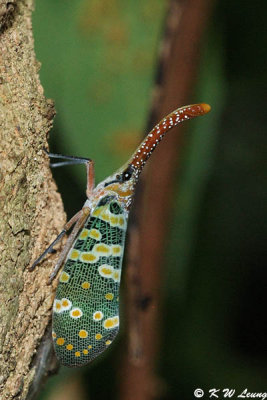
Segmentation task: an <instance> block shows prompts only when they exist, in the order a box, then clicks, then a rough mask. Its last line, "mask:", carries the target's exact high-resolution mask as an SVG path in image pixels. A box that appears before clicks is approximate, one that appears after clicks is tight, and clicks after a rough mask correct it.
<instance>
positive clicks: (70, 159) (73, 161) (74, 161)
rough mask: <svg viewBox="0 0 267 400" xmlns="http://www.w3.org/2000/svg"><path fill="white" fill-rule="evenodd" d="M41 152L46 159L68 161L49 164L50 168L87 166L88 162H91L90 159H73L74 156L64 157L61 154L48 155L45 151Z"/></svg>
mask: <svg viewBox="0 0 267 400" xmlns="http://www.w3.org/2000/svg"><path fill="white" fill-rule="evenodd" d="M43 150H44V152H45V153H46V154H47V155H48V157H50V158H58V159H61V160H68V161H62V162H56V163H51V164H50V166H51V167H52V168H57V167H62V166H64V165H73V164H87V163H88V161H91V159H90V158H84V157H75V156H64V155H62V154H54V153H49V152H48V151H47V150H46V149H43Z"/></svg>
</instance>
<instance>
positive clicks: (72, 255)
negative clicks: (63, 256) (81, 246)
mask: <svg viewBox="0 0 267 400" xmlns="http://www.w3.org/2000/svg"><path fill="white" fill-rule="evenodd" d="M79 255H80V252H79V250H75V249H72V250H71V251H70V252H69V256H68V258H69V259H70V260H77V259H78V258H79Z"/></svg>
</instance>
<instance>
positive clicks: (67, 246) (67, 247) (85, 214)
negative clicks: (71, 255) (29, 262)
mask: <svg viewBox="0 0 267 400" xmlns="http://www.w3.org/2000/svg"><path fill="white" fill-rule="evenodd" d="M79 213H80V215H79V219H78V221H77V222H76V224H75V226H74V228H73V231H72V232H71V234H70V236H69V237H68V240H67V242H66V244H65V246H64V248H63V250H62V252H61V254H60V256H59V259H58V261H57V263H56V265H55V267H54V269H53V272H52V274H51V275H50V277H49V283H51V282H52V281H53V279H54V278H55V277H56V275H57V273H58V271H59V269H60V267H61V265H62V264H63V262H64V261H65V258H66V256H67V254H68V252H69V250H70V249H71V247H72V245H73V242H74V240H75V238H76V236H77V234H78V233H79V231H80V230H81V228H82V227H83V225H84V224H85V221H86V220H87V218H88V215H89V214H90V210H89V208H88V207H84V208H83V209H82V210H81V211H80V212H79ZM79 213H78V214H79ZM76 215H77V214H76Z"/></svg>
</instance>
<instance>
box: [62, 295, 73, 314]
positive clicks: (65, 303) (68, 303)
mask: <svg viewBox="0 0 267 400" xmlns="http://www.w3.org/2000/svg"><path fill="white" fill-rule="evenodd" d="M61 305H62V308H63V311H67V310H69V309H70V308H71V306H72V303H71V301H70V300H69V299H65V298H63V299H61Z"/></svg>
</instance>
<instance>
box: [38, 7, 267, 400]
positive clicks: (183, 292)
mask: <svg viewBox="0 0 267 400" xmlns="http://www.w3.org/2000/svg"><path fill="white" fill-rule="evenodd" d="M166 10H167V2H165V1H161V0H147V1H145V2H139V1H137V2H136V1H133V0H129V1H127V2H125V1H122V0H110V1H106V0H91V1H87V0H72V1H70V0H65V1H64V2H60V1H57V0H46V1H41V0H37V1H36V10H35V12H34V16H33V27H34V36H35V48H36V53H37V58H38V60H39V61H40V62H41V63H42V67H41V71H40V76H41V82H42V84H43V87H44V90H45V95H46V96H47V97H49V98H53V99H54V100H55V106H56V109H57V117H56V119H55V125H54V129H53V131H52V132H51V133H50V146H51V147H50V148H51V151H53V152H59V153H62V154H71V155H79V156H83V157H90V158H92V159H94V161H95V164H96V180H97V182H98V181H99V180H101V179H103V178H105V176H106V175H108V174H110V173H112V172H113V171H114V170H115V169H116V168H117V167H119V166H120V165H121V164H122V163H124V162H125V161H126V160H127V158H128V156H129V155H130V154H131V153H132V152H133V150H134V149H135V147H136V145H137V144H138V143H139V141H140V138H141V137H142V135H143V128H144V127H145V126H146V121H147V117H148V112H149V107H150V104H151V93H152V89H153V84H154V78H155V71H156V67H157V59H158V47H159V43H160V39H161V35H162V33H163V25H164V18H165V13H166ZM266 18H267V2H266V1H257V2H254V3H251V2H244V1H242V0H235V1H234V2H233V1H227V0H225V1H220V2H218V3H217V5H216V4H215V7H214V9H213V13H212V15H211V18H210V20H209V24H208V27H207V31H206V34H205V38H204V40H203V51H202V57H201V64H200V69H199V74H198V84H197V87H196V90H195V96H194V98H192V101H191V102H195V101H205V102H208V103H210V104H211V105H212V113H210V114H209V115H208V116H207V117H205V118H203V119H200V120H198V121H194V122H192V123H191V122H190V123H189V124H190V126H188V128H189V130H190V131H189V132H187V139H186V142H185V146H184V149H183V162H182V166H181V169H180V170H179V171H177V180H176V192H177V196H176V207H175V209H174V213H173V216H174V218H173V220H172V221H171V223H170V229H171V235H170V241H169V244H168V247H167V248H166V259H167V261H166V264H167V265H168V268H166V276H165V278H166V279H165V281H164V282H162V285H163V286H164V293H165V295H164V299H163V300H164V312H163V315H162V329H161V343H160V349H161V352H160V354H159V357H158V364H157V370H158V374H159V376H160V378H161V380H162V382H161V384H162V385H161V386H162V392H161V393H160V394H159V398H161V399H178V398H182V399H184V400H188V399H192V398H194V396H193V392H194V390H195V389H196V388H197V387H200V388H202V389H203V390H204V391H207V390H209V389H211V388H218V389H223V388H234V389H236V390H237V391H240V390H241V389H242V390H243V389H245V388H248V389H249V391H257V392H259V391H264V390H267V385H266V377H267V366H266V361H267V339H266V338H267V317H266V280H267V271H266V267H265V266H266V253H267V250H266V248H267V247H266V233H267V232H266V230H267V228H266V207H265V204H266V197H267V196H266V195H267V189H266V178H267V170H266V147H267V146H266V145H267V138H266V129H265V126H266V124H267V113H266V111H265V106H266V103H267V91H266V87H267V69H266V64H267V52H266V44H267V43H266V38H267V35H266ZM178 106H179V105H178ZM155 173H156V172H155ZM55 178H56V181H57V183H58V187H59V191H60V192H61V193H62V197H63V201H64V204H65V209H66V211H67V213H68V216H69V217H71V216H72V215H73V214H74V213H75V212H76V211H77V210H78V209H79V208H80V207H81V205H82V204H83V202H84V200H85V179H86V177H85V171H84V168H83V167H82V166H74V167H65V168H62V169H60V170H55ZM264 200H265V201H264ZM123 290H124V291H125V290H127V287H123ZM124 340H125V338H124V334H123V329H122V332H121V335H120V338H119V340H117V341H116V343H114V345H113V347H112V348H111V349H110V351H108V352H107V354H105V355H103V357H100V359H99V360H98V361H96V362H95V363H94V364H93V365H92V366H89V367H88V368H83V369H80V370H69V369H66V368H61V370H60V373H59V375H57V376H55V377H52V378H51V379H50V380H49V382H48V384H47V385H46V386H45V388H44V389H43V391H42V394H41V395H40V398H39V399H40V400H48V399H51V398H58V399H59V398H60V397H57V396H59V394H58V395H56V394H55V390H59V388H63V389H62V390H63V393H64V384H65V382H70V381H71V380H72V379H73V381H76V382H78V387H79V390H78V391H77V396H76V397H75V398H76V399H78V400H79V398H81V399H106V398H107V397H108V398H109V399H111V398H114V399H115V398H118V391H117V389H118V386H119V381H118V376H119V372H118V371H117V368H119V365H120V364H119V362H120V358H121V355H122V354H123V351H124V349H125V342H124ZM79 391H80V392H81V393H82V392H83V395H81V396H83V397H79V395H78V392H79ZM50 396H54V397H50ZM221 396H222V395H221ZM205 398H206V397H205ZM63 400H64V398H63Z"/></svg>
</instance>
